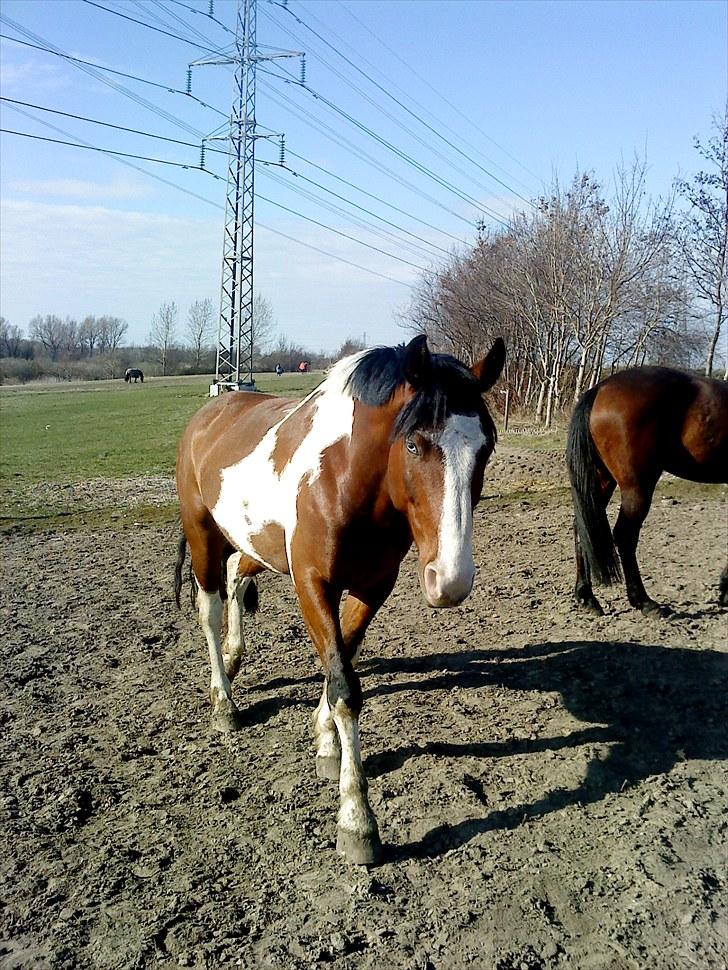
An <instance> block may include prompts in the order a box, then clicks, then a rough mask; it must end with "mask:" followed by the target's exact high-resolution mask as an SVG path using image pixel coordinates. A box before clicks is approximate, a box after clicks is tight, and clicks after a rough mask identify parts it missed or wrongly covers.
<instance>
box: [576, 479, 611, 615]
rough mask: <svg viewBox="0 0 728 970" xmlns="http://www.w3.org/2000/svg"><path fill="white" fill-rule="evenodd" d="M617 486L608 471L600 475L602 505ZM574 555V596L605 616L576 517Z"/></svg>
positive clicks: (585, 605)
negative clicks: (596, 591)
mask: <svg viewBox="0 0 728 970" xmlns="http://www.w3.org/2000/svg"><path fill="white" fill-rule="evenodd" d="M615 488H616V482H615V481H614V479H613V478H612V477H611V476H609V478H607V473H606V472H605V473H602V474H600V475H599V492H598V498H599V502H600V503H601V505H603V506H604V508H605V509H606V507H607V505H608V504H609V499H610V498H611V497H612V495H613V494H614V489H615ZM574 555H575V559H576V584H575V586H574V596H575V597H576V601H577V603H580V604H581V605H582V606H584V607H586V609H588V610H591V611H592V613H596V614H597V616H604V610H603V609H602V605H601V603H600V602H599V600H598V599H597V598H596V596H595V595H594V590H593V588H592V576H591V569H590V568H589V562H588V560H587V558H586V556H585V555H584V550H583V549H582V547H581V540H580V539H579V532H578V529H577V527H576V519H574Z"/></svg>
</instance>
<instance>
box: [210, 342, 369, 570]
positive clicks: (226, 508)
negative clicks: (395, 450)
mask: <svg viewBox="0 0 728 970" xmlns="http://www.w3.org/2000/svg"><path fill="white" fill-rule="evenodd" d="M361 356H362V355H361V354H354V355H353V356H352V357H346V358H344V360H341V361H339V363H338V364H336V366H335V367H334V368H333V369H332V370H331V373H330V374H329V376H328V378H327V379H326V380H325V381H324V383H323V384H321V385H320V386H319V387H318V388H316V390H315V391H313V392H312V393H311V394H309V395H308V397H306V398H304V399H303V401H301V402H300V404H298V405H296V407H295V408H293V409H292V410H291V411H290V412H289V413H288V414H287V415H286V416H285V417H284V418H283V419H282V420H281V421H279V422H278V423H277V424H275V425H273V427H272V428H270V430H269V431H268V432H267V433H266V434H265V435H264V437H263V438H262V439H261V441H260V443H259V444H258V446H257V447H256V448H255V450H254V451H252V452H251V453H250V454H249V455H247V456H246V457H245V458H243V459H242V460H241V461H239V462H238V463H237V464H235V465H231V466H229V467H228V468H223V469H222V470H221V473H220V479H221V481H220V495H219V496H218V499H217V502H216V504H215V507H214V508H213V509H212V516H213V518H214V519H215V521H216V522H217V523H218V524H219V525H220V527H221V528H222V529H223V530H224V531H225V533H226V534H227V535H228V536H229V538H230V539H231V541H232V542H233V543H234V544H235V546H236V547H237V548H238V549H240V550H242V551H243V552H244V553H246V554H247V555H248V556H250V557H251V558H253V559H255V560H256V561H257V562H259V563H261V564H262V565H263V566H265V567H266V568H268V569H273V567H272V566H271V565H270V563H267V562H265V560H264V559H262V558H261V556H260V555H259V553H258V552H257V550H256V549H255V547H254V546H253V544H252V542H251V539H252V537H253V536H255V535H257V534H258V533H260V532H261V531H262V530H263V529H264V528H265V527H266V526H267V525H271V524H274V525H279V526H281V527H282V528H283V532H284V536H285V542H286V557H287V559H288V571H289V573H290V574H291V577H292V578H293V581H294V584H295V577H294V576H293V570H292V566H291V542H292V540H293V534H294V532H295V531H296V523H297V520H298V512H297V499H298V493H299V490H300V488H301V486H302V484H303V483H304V482H312V481H314V480H315V479H316V478H317V476H318V475H319V473H320V471H321V456H322V454H323V452H324V451H325V450H326V449H327V448H329V447H330V446H331V445H333V444H334V443H335V442H337V441H340V440H341V439H342V438H347V437H348V438H350V437H351V431H352V427H353V422H354V401H353V399H352V397H351V395H350V394H349V393H348V391H347V390H346V381H347V379H348V377H349V375H350V374H351V372H352V370H353V369H354V367H355V366H356V364H357V363H358V361H359V359H360V358H361ZM307 406H310V407H311V409H312V412H311V426H310V429H309V432H308V434H307V435H306V436H305V437H304V438H302V439H301V441H300V443H299V445H298V447H297V448H296V450H295V452H294V453H293V454H292V455H291V458H290V460H289V461H288V462H287V464H286V466H285V468H284V469H283V471H282V473H281V474H280V475H277V474H276V472H275V468H274V465H273V452H274V450H275V446H276V442H277V440H278V433H279V431H280V429H281V428H282V427H283V426H284V425H285V423H286V422H287V421H290V420H292V419H294V417H295V415H296V414H297V413H298V411H300V410H301V409H302V408H304V407H307Z"/></svg>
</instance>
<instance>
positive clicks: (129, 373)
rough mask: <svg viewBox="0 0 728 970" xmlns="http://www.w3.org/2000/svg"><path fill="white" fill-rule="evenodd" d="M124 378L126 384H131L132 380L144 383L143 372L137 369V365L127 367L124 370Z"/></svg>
mask: <svg viewBox="0 0 728 970" xmlns="http://www.w3.org/2000/svg"><path fill="white" fill-rule="evenodd" d="M124 380H125V381H126V383H127V384H131V382H132V381H134V383H135V384H136V382H137V381H141V382H142V384H143V383H144V374H142V372H141V371H140V370H139V368H138V367H127V369H126V370H125V371H124Z"/></svg>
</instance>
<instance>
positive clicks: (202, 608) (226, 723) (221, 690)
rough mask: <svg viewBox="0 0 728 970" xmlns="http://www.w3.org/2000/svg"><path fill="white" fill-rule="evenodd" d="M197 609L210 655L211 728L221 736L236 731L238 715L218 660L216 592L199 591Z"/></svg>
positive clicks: (219, 608)
mask: <svg viewBox="0 0 728 970" xmlns="http://www.w3.org/2000/svg"><path fill="white" fill-rule="evenodd" d="M198 586H199V583H198ZM197 605H198V610H199V618H200V626H201V628H202V632H203V633H204V635H205V639H206V640H207V647H208V650H209V653H210V703H211V704H212V725H213V727H214V728H216V729H217V730H218V731H222V732H224V733H227V732H229V731H236V730H238V729H239V728H240V727H241V723H240V711H239V710H238V709H237V707H236V706H235V702H234V701H233V697H232V688H231V686H230V679H229V678H228V675H227V673H226V672H225V664H224V662H223V657H222V614H223V605H222V598H221V596H220V593H219V592H218V591H217V590H215V592H207V591H206V590H204V589H202V587H200V588H199V589H198V591H197Z"/></svg>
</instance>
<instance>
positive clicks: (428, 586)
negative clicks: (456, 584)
mask: <svg viewBox="0 0 728 970" xmlns="http://www.w3.org/2000/svg"><path fill="white" fill-rule="evenodd" d="M423 578H424V581H425V593H426V594H427V598H428V599H429V600H437V599H438V598H439V595H440V593H439V577H438V574H437V570H436V569H435V567H434V566H433V565H432V563H431V562H428V564H427V565H426V566H425V569H424V575H423Z"/></svg>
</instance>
